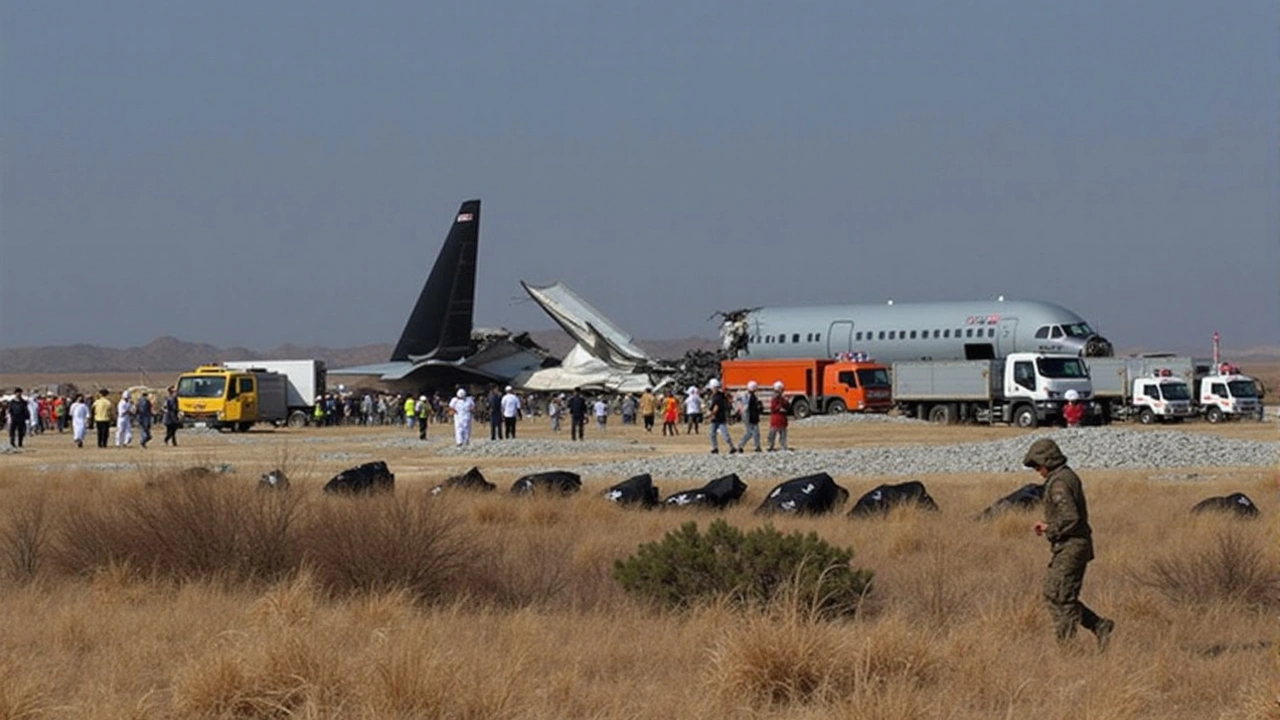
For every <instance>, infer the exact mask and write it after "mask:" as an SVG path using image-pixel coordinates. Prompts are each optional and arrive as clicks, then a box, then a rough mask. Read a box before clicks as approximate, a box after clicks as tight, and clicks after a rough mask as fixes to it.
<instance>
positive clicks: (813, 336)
mask: <svg viewBox="0 0 1280 720" xmlns="http://www.w3.org/2000/svg"><path fill="white" fill-rule="evenodd" d="M982 330H983V328H964V329H963V330H962V329H961V328H956V330H955V335H952V334H951V330H950V329H947V330H933V331H929V330H919V331H917V330H910V331H908V330H880V331H875V332H873V331H871V330H868V331H866V332H861V331H859V332H856V333H854V338H853V339H854V341H855V342H864V341H868V340H907V339H910V340H916V339H920V340H928V339H929V333H930V332H933V339H934V340H938V339H949V338H952V337H957V338H975V337H982V336H983V333H982ZM986 331H987V332H986V337H989V338H993V337H995V336H996V329H995V328H993V327H989V328H986ZM917 333H919V334H918V335H917ZM751 342H757V343H758V342H760V336H759V335H757V336H755V337H754V338H752V339H751ZM764 342H765V343H766V344H771V343H778V344H785V343H786V342H787V336H786V335H765V336H764ZM791 342H793V343H798V342H800V333H792V335H791ZM805 342H822V333H807V334H806V335H805Z"/></svg>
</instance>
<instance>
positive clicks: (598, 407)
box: [591, 397, 609, 432]
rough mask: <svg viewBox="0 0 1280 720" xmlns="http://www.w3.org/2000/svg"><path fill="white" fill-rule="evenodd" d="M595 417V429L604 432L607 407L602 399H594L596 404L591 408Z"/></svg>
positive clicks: (607, 413) (607, 418)
mask: <svg viewBox="0 0 1280 720" xmlns="http://www.w3.org/2000/svg"><path fill="white" fill-rule="evenodd" d="M591 409H592V410H593V411H594V412H595V415H596V427H597V428H599V429H600V431H601V432H604V428H605V425H606V424H607V423H608V422H609V405H608V403H606V402H605V401H604V398H603V397H598V398H596V402H595V404H594V405H592V406H591Z"/></svg>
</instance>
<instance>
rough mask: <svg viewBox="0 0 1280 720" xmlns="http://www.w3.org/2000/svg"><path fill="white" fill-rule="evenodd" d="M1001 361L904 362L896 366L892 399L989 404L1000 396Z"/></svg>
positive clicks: (894, 367)
mask: <svg viewBox="0 0 1280 720" xmlns="http://www.w3.org/2000/svg"><path fill="white" fill-rule="evenodd" d="M1000 368H1001V361H998V360H943V361H926V360H905V361H900V362H895V363H894V364H893V399H894V400H896V401H899V402H903V401H913V400H938V401H960V400H963V401H977V402H986V401H987V400H990V399H991V398H993V397H998V396H999V383H1000V382H1001V378H1000V375H1001V371H1000Z"/></svg>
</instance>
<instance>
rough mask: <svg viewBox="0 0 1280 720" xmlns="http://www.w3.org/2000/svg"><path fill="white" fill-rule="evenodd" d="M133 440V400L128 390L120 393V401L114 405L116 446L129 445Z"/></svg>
mask: <svg viewBox="0 0 1280 720" xmlns="http://www.w3.org/2000/svg"><path fill="white" fill-rule="evenodd" d="M131 442H133V401H132V400H131V399H130V398H129V391H128V390H125V391H124V392H123V393H121V394H120V402H119V403H118V404H117V405H116V447H129V443H131Z"/></svg>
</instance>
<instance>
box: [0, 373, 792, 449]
mask: <svg viewBox="0 0 1280 720" xmlns="http://www.w3.org/2000/svg"><path fill="white" fill-rule="evenodd" d="M757 390H758V387H757V385H756V383H755V382H752V383H750V384H749V385H748V387H747V388H746V390H744V391H742V392H741V393H739V394H738V395H737V396H735V397H733V398H730V397H729V396H728V395H727V394H726V393H725V392H724V391H723V390H722V389H721V388H720V385H719V382H718V381H717V380H714V379H713V380H711V381H709V382H708V383H707V386H706V387H705V388H702V389H700V388H697V387H693V386H690V387H688V388H687V389H685V390H684V391H683V392H678V391H677V389H675V388H670V387H668V388H665V389H663V390H660V391H655V390H654V389H653V388H645V390H644V391H643V392H641V393H638V394H637V393H612V392H595V393H588V392H586V391H584V390H582V389H576V390H574V391H572V392H563V393H549V394H544V393H519V392H517V391H516V390H515V389H514V388H512V387H511V386H506V387H505V388H500V387H499V386H497V385H493V386H491V387H490V388H488V390H487V391H485V390H481V391H480V393H479V394H478V395H473V394H472V388H459V389H457V390H456V391H455V392H454V394H453V396H450V397H447V398H446V397H444V396H442V395H441V393H440V392H438V391H437V392H427V393H423V394H420V395H417V396H414V395H412V394H405V393H399V394H396V393H385V392H378V391H375V390H364V391H356V392H347V391H343V390H340V391H337V392H328V393H325V394H324V395H322V396H320V397H318V398H316V402H315V405H314V406H313V409H312V415H311V418H310V421H311V424H312V425H315V426H320V427H338V426H380V425H381V426H404V427H405V428H407V429H411V430H416V431H417V432H418V437H419V438H421V439H423V440H425V439H426V438H427V428H428V426H429V425H432V424H446V423H449V424H453V425H454V426H455V438H454V439H455V442H456V443H457V444H459V445H465V444H469V443H470V441H471V426H472V423H474V422H480V423H482V424H486V423H487V424H488V425H489V440H490V441H497V440H507V439H513V438H515V437H516V436H517V433H518V432H519V427H520V426H519V423H521V422H523V421H525V420H526V419H528V418H540V417H543V416H544V415H545V416H546V417H547V418H548V419H549V421H550V424H551V430H552V432H555V433H559V432H562V431H563V428H564V426H565V425H566V424H567V425H568V431H569V436H570V439H571V440H574V441H578V440H583V439H585V437H586V433H587V428H588V426H589V425H594V431H593V432H596V433H605V432H607V431H608V429H609V422H610V418H618V420H619V421H620V422H621V424H622V425H623V426H637V425H642V426H643V428H644V430H645V431H646V432H650V433H652V432H654V431H655V427H657V426H658V421H659V418H660V419H661V434H662V435H663V436H666V437H676V436H679V435H681V434H686V435H699V434H701V433H702V426H703V424H704V423H707V424H708V427H709V433H710V440H711V451H712V452H713V453H718V452H719V451H720V449H719V447H720V443H721V441H723V442H724V444H725V445H726V446H727V449H728V452H730V453H738V452H745V451H746V450H747V448H748V445H750V446H751V448H752V449H753V450H755V451H762V450H763V449H764V448H762V447H761V435H760V427H759V423H760V422H761V416H762V415H763V413H764V408H765V406H764V404H763V403H762V401H761V400H760V399H759V398H758V397H757ZM782 390H783V388H782V387H781V383H775V384H774V387H773V391H774V392H773V393H772V395H771V398H770V400H769V406H768V409H769V420H768V422H769V434H768V450H770V451H773V450H787V449H789V448H788V446H787V436H786V432H787V415H788V414H789V412H790V408H789V405H788V403H787V400H786V397H785V396H784V394H783V392H782ZM704 391H705V393H704ZM0 416H2V417H3V418H4V420H5V428H6V431H7V433H8V436H9V444H10V446H11V447H13V448H21V447H23V446H24V444H25V442H26V440H27V437H28V436H32V435H39V434H42V433H46V432H57V433H70V434H71V437H72V441H73V442H74V443H75V444H76V446H77V447H83V446H84V439H85V435H86V433H88V432H89V431H93V433H94V434H95V435H96V439H97V445H98V447H100V448H106V447H122V448H126V447H132V446H133V445H134V441H135V439H136V440H137V445H138V446H139V447H142V448H146V447H147V446H148V444H149V443H150V442H151V439H152V429H153V427H154V426H157V425H159V426H163V428H164V430H165V435H164V444H165V445H172V446H177V444H178V430H179V429H180V428H181V427H182V426H183V419H182V415H181V413H180V412H179V407H178V402H177V397H176V394H175V389H174V388H173V387H169V388H168V389H167V390H166V391H163V392H161V391H155V392H152V391H149V390H136V389H135V390H133V391H131V390H125V391H123V392H121V393H120V394H119V396H118V397H115V396H113V395H112V393H111V392H110V391H109V390H106V389H102V390H99V391H98V392H97V393H93V394H83V393H79V392H75V391H71V392H68V393H61V394H60V393H55V392H49V391H46V392H43V393H41V392H36V393H31V394H25V393H24V392H23V391H22V389H21V388H15V389H14V392H13V393H12V394H8V395H5V396H3V397H0ZM738 423H741V424H742V425H743V426H744V428H745V433H744V434H743V436H742V438H741V439H740V440H739V441H737V442H735V441H734V439H733V438H732V437H731V436H730V433H729V426H730V425H732V424H738Z"/></svg>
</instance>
